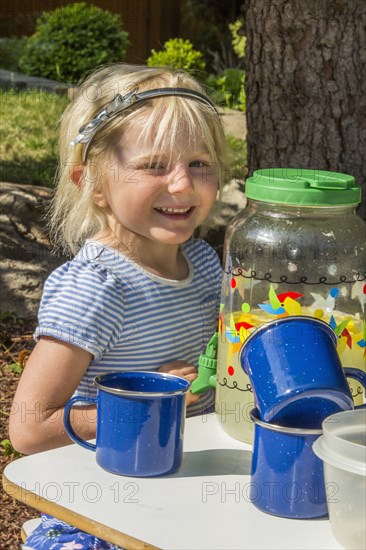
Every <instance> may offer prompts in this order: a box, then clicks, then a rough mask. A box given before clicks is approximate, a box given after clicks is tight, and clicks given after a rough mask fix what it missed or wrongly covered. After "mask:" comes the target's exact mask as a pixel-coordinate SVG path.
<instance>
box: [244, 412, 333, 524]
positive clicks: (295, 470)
mask: <svg viewBox="0 0 366 550" xmlns="http://www.w3.org/2000/svg"><path fill="white" fill-rule="evenodd" d="M251 418H252V420H253V422H254V445H253V456H252V466H251V484H250V500H251V502H252V503H253V504H254V505H255V506H256V507H257V508H259V509H260V510H262V511H263V512H266V513H268V514H273V515H275V516H281V517H285V518H298V519H311V518H319V517H325V516H327V515H328V507H327V498H326V491H325V483H324V474H323V465H322V461H321V460H320V459H319V458H318V457H317V456H316V455H315V453H314V451H313V449H312V445H313V443H314V442H315V441H316V440H317V439H318V437H320V436H321V435H322V430H321V429H318V430H316V429H304V428H288V427H286V426H278V425H276V424H273V423H271V422H263V421H262V420H260V419H259V415H258V410H257V409H253V410H252V411H251Z"/></svg>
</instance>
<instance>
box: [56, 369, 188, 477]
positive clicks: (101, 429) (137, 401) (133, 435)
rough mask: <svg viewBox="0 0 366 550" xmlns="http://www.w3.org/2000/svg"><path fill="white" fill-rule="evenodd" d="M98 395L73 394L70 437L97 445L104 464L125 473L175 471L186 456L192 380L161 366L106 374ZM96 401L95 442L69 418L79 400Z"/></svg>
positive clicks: (66, 415)
mask: <svg viewBox="0 0 366 550" xmlns="http://www.w3.org/2000/svg"><path fill="white" fill-rule="evenodd" d="M95 384H96V386H97V388H98V393H97V397H95V398H90V397H77V396H76V397H72V398H71V399H70V400H69V401H68V402H67V403H66V406H65V412H64V424H65V428H66V431H67V433H68V435H69V436H70V438H71V439H72V440H73V441H74V442H75V443H77V444H78V445H81V446H82V447H84V448H86V449H89V450H91V451H95V455H96V461H97V463H98V464H99V466H101V467H102V468H104V469H105V470H107V471H109V472H113V473H115V474H120V475H125V476H140V477H148V476H158V475H166V474H171V473H173V472H174V471H176V470H177V469H178V468H179V466H180V465H181V462H182V455H183V435H184V421H185V413H186V396H187V392H188V390H189V388H190V383H189V382H188V381H187V380H185V379H184V378H180V377H178V376H173V375H170V374H166V373H160V372H148V371H136V372H116V373H108V374H103V375H101V376H97V377H96V378H95ZM76 403H82V404H85V403H87V404H96V406H97V428H96V443H95V444H94V443H89V442H87V441H85V440H84V439H82V438H81V437H79V436H78V435H77V434H76V433H75V432H74V430H73V428H72V426H71V422H70V413H71V409H72V407H73V405H74V404H76Z"/></svg>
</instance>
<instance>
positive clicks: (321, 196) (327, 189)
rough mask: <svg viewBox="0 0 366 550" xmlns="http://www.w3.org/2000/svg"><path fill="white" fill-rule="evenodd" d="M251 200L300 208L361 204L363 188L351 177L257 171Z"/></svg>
mask: <svg viewBox="0 0 366 550" xmlns="http://www.w3.org/2000/svg"><path fill="white" fill-rule="evenodd" d="M245 195H246V196H247V197H248V199H254V200H257V201H264V202H273V203H281V204H293V205H299V206H341V205H348V204H355V205H356V204H358V203H359V202H360V200H361V188H360V187H359V186H358V185H357V184H356V183H355V178H354V177H353V176H350V175H349V174H342V173H339V172H327V171H325V170H306V169H302V168H265V169H262V170H256V171H255V172H254V173H253V175H252V177H250V178H248V179H247V181H246V184H245Z"/></svg>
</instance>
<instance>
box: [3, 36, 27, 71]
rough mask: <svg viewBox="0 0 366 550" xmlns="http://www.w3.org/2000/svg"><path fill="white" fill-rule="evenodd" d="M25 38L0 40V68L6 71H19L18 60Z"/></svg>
mask: <svg viewBox="0 0 366 550" xmlns="http://www.w3.org/2000/svg"><path fill="white" fill-rule="evenodd" d="M26 40H27V39H26V38H2V39H1V40H0V66H1V68H2V69H5V70H7V71H15V72H16V71H17V70H18V69H19V58H20V57H21V55H22V54H23V51H24V47H25V44H26Z"/></svg>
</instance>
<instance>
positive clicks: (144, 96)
mask: <svg viewBox="0 0 366 550" xmlns="http://www.w3.org/2000/svg"><path fill="white" fill-rule="evenodd" d="M166 96H178V97H185V98H187V99H195V100H196V101H200V102H201V103H205V104H206V105H209V106H210V107H211V108H212V109H213V110H214V111H215V112H216V114H218V113H217V110H216V108H215V105H214V104H213V103H212V101H210V100H209V99H208V98H207V97H206V96H204V95H202V94H200V93H199V92H195V91H194V90H190V89H189V88H157V89H155V90H146V91H145V92H140V93H138V88H135V89H134V90H132V91H131V92H128V93H127V94H126V95H121V94H118V95H116V97H115V98H114V99H112V101H111V102H110V103H108V105H107V106H106V107H104V109H102V110H101V111H100V112H99V113H98V114H97V115H96V116H95V117H94V118H93V119H92V120H90V121H89V122H87V123H86V124H84V126H82V127H81V128H80V129H79V134H78V135H77V136H76V138H74V139H73V140H72V141H71V145H77V144H78V143H81V144H82V145H84V147H83V152H82V158H83V163H85V161H86V158H87V155H88V149H89V147H90V144H91V142H92V141H93V139H94V136H95V134H96V133H97V132H98V130H100V128H101V127H102V126H104V125H105V124H107V123H108V122H109V121H110V120H112V119H113V118H115V117H116V116H118V115H119V114H120V113H122V112H123V111H125V110H126V109H128V108H129V107H132V106H134V105H136V104H137V103H141V102H143V101H147V100H148V99H153V98H156V97H166Z"/></svg>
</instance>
